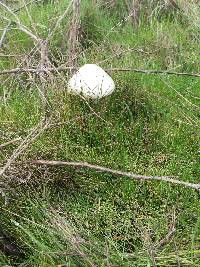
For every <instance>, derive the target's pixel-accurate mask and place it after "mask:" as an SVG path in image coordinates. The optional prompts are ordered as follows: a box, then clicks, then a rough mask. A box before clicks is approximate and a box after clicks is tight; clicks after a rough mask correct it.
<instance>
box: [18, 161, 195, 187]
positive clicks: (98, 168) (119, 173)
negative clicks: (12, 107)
mask: <svg viewBox="0 0 200 267" xmlns="http://www.w3.org/2000/svg"><path fill="white" fill-rule="evenodd" d="M22 163H29V164H35V165H48V166H55V167H56V166H65V167H66V166H68V167H75V168H88V169H92V170H95V171H98V172H107V173H110V174H113V175H117V176H125V177H128V178H132V179H135V180H141V181H142V180H152V181H162V182H167V183H173V184H177V185H178V184H179V185H182V186H185V187H188V188H193V189H195V190H197V191H198V192H199V191H200V184H195V183H190V182H184V181H180V180H177V179H174V178H173V177H170V176H146V175H140V174H135V173H131V172H124V171H119V170H113V169H111V168H106V167H102V166H99V165H93V164H90V163H87V162H73V161H72V162H70V161H59V160H28V161H25V162H22Z"/></svg>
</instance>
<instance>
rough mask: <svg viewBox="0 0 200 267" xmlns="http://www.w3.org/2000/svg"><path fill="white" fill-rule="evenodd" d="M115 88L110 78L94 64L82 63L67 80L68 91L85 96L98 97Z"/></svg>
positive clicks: (109, 92)
mask: <svg viewBox="0 0 200 267" xmlns="http://www.w3.org/2000/svg"><path fill="white" fill-rule="evenodd" d="M114 89H115V84H114V81H113V80H112V78H111V77H110V76H109V75H108V74H107V73H106V72H105V71H104V70H103V69H102V68H101V67H99V66H97V65H96V64H85V65H83V66H82V67H81V68H80V69H79V70H78V71H77V72H76V73H75V74H74V75H73V76H72V78H71V79H70V80H69V82H68V91H69V92H72V93H75V94H82V95H83V96H84V97H86V98H93V99H98V98H102V97H104V96H107V95H110V94H111V93H112V92H113V91H114Z"/></svg>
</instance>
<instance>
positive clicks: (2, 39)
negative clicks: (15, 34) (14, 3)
mask: <svg viewBox="0 0 200 267" xmlns="http://www.w3.org/2000/svg"><path fill="white" fill-rule="evenodd" d="M11 23H12V22H11V21H9V22H8V24H7V25H6V27H5V29H4V30H3V33H2V35H1V39H0V49H1V47H2V44H3V41H4V39H5V36H6V33H7V31H8V29H9V28H10V25H11Z"/></svg>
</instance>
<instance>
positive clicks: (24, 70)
mask: <svg viewBox="0 0 200 267" xmlns="http://www.w3.org/2000/svg"><path fill="white" fill-rule="evenodd" d="M72 69H75V70H77V69H78V68H75V67H57V68H53V67H52V68H15V69H10V70H2V71H0V75H6V74H13V73H15V74H21V73H36V74H37V73H38V74H39V73H41V72H47V73H48V72H61V71H63V72H65V71H70V70H72ZM105 71H107V72H136V73H143V74H163V75H176V76H189V77H197V78H200V74H199V73H188V72H175V71H165V70H142V69H132V68H112V69H105Z"/></svg>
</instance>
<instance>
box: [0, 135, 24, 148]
mask: <svg viewBox="0 0 200 267" xmlns="http://www.w3.org/2000/svg"><path fill="white" fill-rule="evenodd" d="M20 140H21V137H17V138H15V139H12V140H10V141H8V142H6V143H4V144H0V148H3V147H5V146H8V145H10V144H13V143H16V142H18V141H20Z"/></svg>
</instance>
